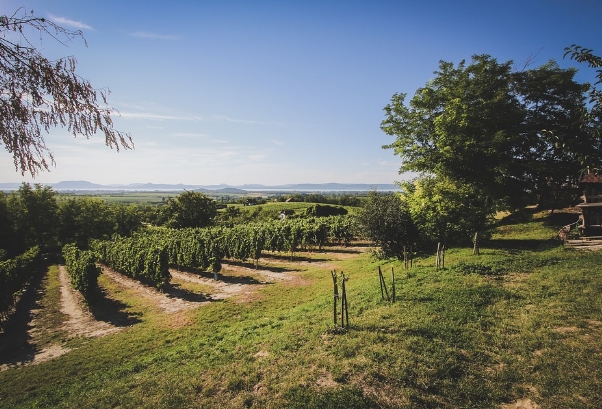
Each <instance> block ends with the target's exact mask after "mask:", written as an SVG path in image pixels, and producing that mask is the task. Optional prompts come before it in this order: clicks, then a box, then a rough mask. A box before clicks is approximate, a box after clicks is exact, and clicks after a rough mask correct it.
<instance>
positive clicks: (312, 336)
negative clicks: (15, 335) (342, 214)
mask: <svg viewBox="0 0 602 409" xmlns="http://www.w3.org/2000/svg"><path fill="white" fill-rule="evenodd" d="M558 223H559V222H557V221H556V220H554V219H553V218H552V217H551V216H549V215H545V214H537V215H535V217H534V218H533V219H532V220H530V221H527V222H521V223H516V224H505V225H503V226H500V227H499V228H498V229H497V231H496V233H495V234H494V235H493V237H492V240H491V241H490V242H489V243H487V244H485V245H484V247H483V248H482V249H481V255H480V256H473V255H472V254H471V253H472V249H468V248H466V249H463V248H457V249H450V250H448V251H447V253H446V257H445V268H444V269H442V270H439V271H435V268H434V264H435V261H434V257H425V258H419V259H416V260H414V266H413V267H412V268H411V269H410V270H404V268H403V265H402V263H399V262H395V261H391V262H383V261H378V260H375V259H373V258H372V256H371V254H370V252H369V251H366V247H365V246H355V247H354V246H352V247H349V248H342V247H336V248H330V249H327V250H326V251H325V252H322V253H319V252H306V253H298V254H296V258H295V259H293V260H292V261H291V260H290V258H289V257H285V256H284V255H283V256H282V257H280V256H278V255H270V256H269V257H265V258H264V259H262V260H261V261H260V266H259V270H261V269H263V270H265V271H268V272H270V273H271V274H272V275H278V274H281V275H282V277H283V279H281V280H274V281H271V282H270V283H269V284H259V283H260V280H259V279H258V278H257V277H256V276H255V275H254V274H256V273H255V272H254V270H253V269H252V268H247V267H248V266H242V267H241V266H238V270H236V271H237V273H236V274H238V276H237V277H236V278H234V277H231V278H230V279H228V277H227V276H228V267H227V266H225V274H224V281H226V282H227V283H228V284H231V285H233V286H235V285H241V283H244V284H248V285H251V286H252V285H255V287H252V288H251V290H250V291H248V292H244V293H243V292H240V293H238V294H236V295H234V296H232V297H230V298H226V299H221V300H217V301H212V302H206V303H199V305H198V307H195V308H191V309H187V310H184V311H179V312H175V313H174V312H164V311H163V310H161V309H160V308H159V307H158V306H157V305H156V304H154V303H152V302H151V301H149V300H148V299H146V298H143V297H140V295H139V293H136V292H134V291H131V290H130V289H128V288H126V287H122V286H119V285H118V284H117V283H116V282H114V281H112V280H110V279H109V278H108V277H106V276H104V275H101V277H100V280H99V281H100V284H101V287H102V289H103V291H104V294H105V297H107V299H110V300H111V302H110V303H107V302H106V301H105V302H104V304H102V305H107V308H112V309H113V310H114V312H117V313H118V314H119V315H120V316H121V317H122V319H121V320H120V321H119V322H116V323H117V325H121V326H122V330H121V331H119V332H116V333H111V334H108V335H105V336H100V337H81V336H73V335H70V334H69V333H68V332H67V331H65V330H64V329H63V328H64V325H65V321H66V320H67V316H66V315H64V314H62V313H61V311H60V298H61V297H60V290H59V286H58V284H57V280H58V278H57V273H56V268H54V267H51V268H50V269H49V271H48V273H47V274H46V276H45V277H44V279H43V280H42V281H41V283H40V286H39V287H40V291H39V294H38V296H37V299H36V304H35V306H36V308H37V309H38V313H37V315H36V317H38V318H39V320H40V319H41V320H42V322H37V323H30V325H32V326H33V325H35V326H36V327H37V328H38V330H37V333H36V334H33V335H31V336H30V337H29V338H28V337H27V336H25V337H23V338H24V342H25V343H27V342H30V343H31V342H32V340H33V339H38V340H40V341H39V342H40V344H39V348H41V347H44V346H46V345H50V344H57V343H58V344H60V345H61V346H62V347H64V348H65V349H69V351H68V352H67V353H64V354H63V355H61V356H58V357H56V358H54V359H50V360H46V361H44V362H40V363H38V364H29V365H25V366H22V367H18V368H9V369H6V370H4V371H2V372H0V406H1V407H3V408H13V407H15V408H17V407H18V408H21V407H22V408H28V407H32V408H33V407H49V408H73V407H79V408H89V407H90V408H91V407H94V408H141V407H142V408H519V407H522V408H537V407H539V408H599V407H600V397H601V396H602V272H601V268H600V267H601V265H602V253H598V252H577V251H574V250H565V249H563V247H562V246H561V245H560V243H558V242H556V241H554V239H553V238H554V236H555V234H556V232H557V228H558ZM434 250H435V249H433V253H434ZM379 266H380V267H381V268H382V270H383V272H384V273H385V280H386V282H387V284H388V285H389V286H391V276H390V273H391V269H392V268H393V269H394V271H395V277H396V283H395V284H396V295H397V301H396V303H394V304H393V303H390V302H387V301H383V300H382V299H381V291H380V286H379V279H378V274H377V272H378V267H379ZM335 269H336V270H337V271H339V272H340V271H344V272H345V274H346V276H348V277H349V280H348V281H347V283H346V285H347V299H348V304H349V321H350V328H349V329H348V330H346V331H341V330H337V329H336V328H335V327H334V326H333V322H332V321H333V317H332V303H333V288H332V287H333V283H332V278H331V273H330V272H331V271H332V270H335ZM232 271H234V270H232ZM232 274H234V273H232ZM284 277H286V279H284ZM178 286H179V288H180V289H181V290H185V292H186V294H189V295H190V294H194V293H202V294H205V295H207V294H209V295H210V293H211V291H212V290H211V288H208V287H204V286H199V285H195V284H186V283H178ZM189 299H193V297H189ZM101 312H102V311H101ZM97 315H99V316H100V318H102V317H103V315H102V314H100V313H99V311H98V310H97ZM5 335H6V334H3V335H2V336H5ZM2 336H0V342H2ZM4 353H5V352H0V361H1V362H0V363H4V362H7V361H10V359H9V358H10V357H7V356H6V355H4V356H3V355H1V354H4Z"/></svg>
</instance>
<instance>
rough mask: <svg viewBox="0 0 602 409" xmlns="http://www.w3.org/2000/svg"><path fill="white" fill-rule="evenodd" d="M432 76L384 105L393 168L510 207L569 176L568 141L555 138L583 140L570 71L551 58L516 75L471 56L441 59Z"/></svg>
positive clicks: (578, 90) (508, 65)
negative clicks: (396, 159) (395, 160)
mask: <svg viewBox="0 0 602 409" xmlns="http://www.w3.org/2000/svg"><path fill="white" fill-rule="evenodd" d="M435 74H436V76H435V78H433V79H432V80H431V81H429V82H428V83H427V84H426V85H425V86H424V87H422V88H419V89H418V90H417V91H416V93H415V94H414V96H413V98H412V99H411V100H410V101H409V104H407V105H406V103H405V97H406V94H395V95H393V98H392V100H391V103H390V104H388V105H387V106H386V107H385V114H386V117H385V120H384V121H383V122H382V124H381V128H382V130H383V131H384V132H386V133H387V134H389V135H391V136H394V137H395V138H396V139H395V141H394V142H393V143H392V144H390V145H387V146H385V148H390V149H393V150H394V152H395V154H396V155H399V156H400V157H401V158H402V165H401V168H400V171H401V172H406V171H414V172H419V173H421V174H433V175H437V176H441V177H444V178H448V179H450V180H452V181H454V182H457V183H460V184H467V185H469V186H471V187H472V188H474V189H475V191H477V192H478V196H479V197H481V198H482V199H483V202H482V206H488V204H492V205H493V204H495V205H496V206H499V205H501V204H503V205H504V206H506V207H507V208H510V209H516V208H519V207H520V206H523V205H525V204H527V203H528V202H529V201H533V200H536V199H538V198H540V197H541V196H542V193H543V192H544V191H545V187H546V186H548V185H549V184H550V183H551V181H554V183H556V181H557V184H558V185H562V184H563V183H565V181H566V179H567V178H569V177H570V176H571V175H573V174H574V173H575V160H574V158H575V153H574V151H571V148H575V146H562V145H561V144H558V143H557V142H558V139H557V138H558V137H561V138H562V139H565V140H568V139H570V138H578V139H579V141H580V143H581V144H582V145H583V146H587V141H586V142H584V141H583V138H586V139H587V138H589V134H587V133H584V132H583V131H582V129H581V128H580V127H579V126H578V124H577V123H575V122H574V119H575V114H574V112H576V111H578V110H581V109H585V105H584V104H585V101H584V98H583V92H584V87H583V86H581V85H580V84H577V83H576V82H575V81H574V80H573V76H574V74H575V71H574V70H562V69H560V68H559V67H558V66H557V65H556V64H555V63H553V62H551V63H548V64H546V65H544V66H542V67H539V68H537V69H531V70H523V71H519V72H516V71H514V70H513V68H512V62H511V61H509V62H505V63H499V62H498V61H497V60H496V59H494V58H492V57H491V56H488V55H477V56H473V58H472V62H471V63H470V64H468V65H467V64H466V62H465V61H462V62H460V63H459V64H458V65H457V66H454V64H452V63H449V62H443V61H442V62H441V63H440V65H439V71H436V72H435Z"/></svg>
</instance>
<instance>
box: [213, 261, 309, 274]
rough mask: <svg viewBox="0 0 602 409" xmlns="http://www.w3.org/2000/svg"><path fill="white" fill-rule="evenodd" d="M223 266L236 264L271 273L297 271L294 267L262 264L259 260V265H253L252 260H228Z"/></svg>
mask: <svg viewBox="0 0 602 409" xmlns="http://www.w3.org/2000/svg"><path fill="white" fill-rule="evenodd" d="M224 265H225V266H237V267H245V268H248V269H250V270H265V271H269V272H272V273H290V272H292V271H297V270H296V269H293V268H286V267H276V266H266V265H263V264H262V263H261V261H259V265H258V266H257V267H255V262H253V261H245V262H243V261H230V260H228V261H227V262H224Z"/></svg>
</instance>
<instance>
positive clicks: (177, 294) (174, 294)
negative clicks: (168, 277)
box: [163, 283, 216, 302]
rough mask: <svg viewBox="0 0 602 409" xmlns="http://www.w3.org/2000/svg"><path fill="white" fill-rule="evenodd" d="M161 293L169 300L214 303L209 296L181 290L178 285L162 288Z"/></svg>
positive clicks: (171, 284)
mask: <svg viewBox="0 0 602 409" xmlns="http://www.w3.org/2000/svg"><path fill="white" fill-rule="evenodd" d="M163 292H164V293H165V294H167V296H168V297H170V298H180V299H182V300H184V301H189V302H206V301H216V300H214V299H212V298H211V297H210V296H207V295H205V294H200V293H195V292H193V291H189V290H187V289H185V288H182V286H181V285H180V284H176V283H169V284H168V285H167V286H165V287H164V288H163Z"/></svg>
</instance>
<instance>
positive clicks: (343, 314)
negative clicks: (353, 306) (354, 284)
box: [341, 271, 349, 328]
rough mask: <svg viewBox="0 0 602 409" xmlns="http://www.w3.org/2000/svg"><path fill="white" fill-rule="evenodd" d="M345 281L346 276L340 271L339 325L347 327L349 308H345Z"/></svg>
mask: <svg viewBox="0 0 602 409" xmlns="http://www.w3.org/2000/svg"><path fill="white" fill-rule="evenodd" d="M345 281H347V277H345V273H343V272H342V271H341V287H342V295H341V327H343V328H349V310H348V308H347V290H346V288H345Z"/></svg>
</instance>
